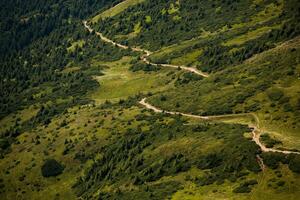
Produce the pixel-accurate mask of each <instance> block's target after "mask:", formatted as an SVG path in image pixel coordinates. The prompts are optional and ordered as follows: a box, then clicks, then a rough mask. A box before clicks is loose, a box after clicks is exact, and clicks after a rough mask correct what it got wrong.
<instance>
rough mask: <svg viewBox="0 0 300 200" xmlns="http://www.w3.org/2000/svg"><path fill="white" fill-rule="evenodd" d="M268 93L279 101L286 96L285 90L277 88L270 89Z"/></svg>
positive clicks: (271, 97) (271, 98)
mask: <svg viewBox="0 0 300 200" xmlns="http://www.w3.org/2000/svg"><path fill="white" fill-rule="evenodd" d="M267 94H268V97H269V99H270V100H271V101H278V100H279V99H281V98H282V97H283V96H284V94H283V92H282V91H281V90H279V89H276V88H273V89H270V90H269V91H268V92H267Z"/></svg>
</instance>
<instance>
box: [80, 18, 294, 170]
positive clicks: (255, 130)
mask: <svg viewBox="0 0 300 200" xmlns="http://www.w3.org/2000/svg"><path fill="white" fill-rule="evenodd" d="M83 24H84V26H85V28H86V29H87V30H88V31H89V32H93V31H94V29H92V28H91V27H90V26H89V25H88V23H87V21H84V22H83ZM94 32H95V34H96V35H97V36H99V37H100V39H101V40H102V41H104V42H107V43H111V44H112V45H114V46H117V47H119V48H121V49H131V50H132V51H135V52H141V53H143V55H142V56H141V57H140V59H141V60H142V61H143V62H144V63H146V64H149V65H153V66H162V67H170V68H176V69H183V70H186V71H189V72H192V73H195V74H197V75H199V76H203V77H208V76H209V75H208V74H206V73H204V72H202V71H200V70H198V69H196V68H193V67H186V66H178V65H170V64H158V63H153V62H151V61H149V60H148V59H147V58H148V57H149V56H150V55H151V54H152V52H151V51H148V50H145V49H141V48H139V47H129V46H125V45H122V44H120V43H117V42H114V41H113V40H111V39H109V38H107V37H105V36H104V35H103V34H102V33H99V32H96V31H94ZM146 100H147V99H146V98H143V99H142V100H141V101H140V102H139V104H141V105H142V106H144V107H145V108H147V109H149V110H152V111H154V112H156V113H167V114H170V115H182V116H185V117H190V118H195V119H203V120H214V119H216V118H222V117H226V116H230V117H235V116H236V117H238V116H247V115H248V116H252V117H253V118H254V120H255V124H249V125H248V126H249V128H251V129H252V140H253V141H254V142H255V143H256V144H257V145H258V146H259V147H260V149H261V151H262V152H275V153H283V154H299V155H300V152H297V151H289V150H279V149H274V148H268V147H266V146H265V145H264V144H263V143H262V142H261V141H260V136H261V134H262V130H261V129H260V128H259V124H260V121H259V118H258V117H257V115H256V114H254V113H246V114H232V115H217V116H201V115H193V114H187V113H182V112H175V111H166V110H162V109H160V108H157V107H155V106H153V105H151V104H149V103H147V102H146ZM257 162H258V163H259V165H260V166H261V169H262V171H264V169H265V165H264V162H263V159H262V158H261V157H260V156H259V155H257Z"/></svg>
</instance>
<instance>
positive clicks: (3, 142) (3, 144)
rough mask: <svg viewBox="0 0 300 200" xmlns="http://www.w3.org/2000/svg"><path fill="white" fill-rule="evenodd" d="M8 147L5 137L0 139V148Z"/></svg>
mask: <svg viewBox="0 0 300 200" xmlns="http://www.w3.org/2000/svg"><path fill="white" fill-rule="evenodd" d="M8 147H9V142H8V140H7V139H5V138H1V139H0V149H3V150H4V149H7V148H8Z"/></svg>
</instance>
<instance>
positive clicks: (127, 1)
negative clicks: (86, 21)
mask: <svg viewBox="0 0 300 200" xmlns="http://www.w3.org/2000/svg"><path fill="white" fill-rule="evenodd" d="M144 1H145V0H124V1H123V2H121V3H119V4H117V5H116V6H114V7H112V8H110V9H108V10H106V11H104V12H102V13H100V14H99V15H96V16H95V17H93V18H92V20H91V21H92V22H93V23H97V22H98V21H99V20H100V19H104V18H108V17H113V16H116V15H117V14H120V13H121V12H123V11H124V10H126V9H127V8H129V7H130V6H134V5H136V4H139V3H142V2H144Z"/></svg>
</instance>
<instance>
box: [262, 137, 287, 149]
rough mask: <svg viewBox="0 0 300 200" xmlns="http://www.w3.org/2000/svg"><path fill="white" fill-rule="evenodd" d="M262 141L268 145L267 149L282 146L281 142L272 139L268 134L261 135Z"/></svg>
mask: <svg viewBox="0 0 300 200" xmlns="http://www.w3.org/2000/svg"><path fill="white" fill-rule="evenodd" d="M260 139H261V141H262V142H263V143H264V144H265V145H266V147H267V148H273V147H274V146H275V145H277V144H282V142H281V141H278V140H275V139H273V138H271V137H270V136H269V135H268V134H263V135H261V137H260Z"/></svg>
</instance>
